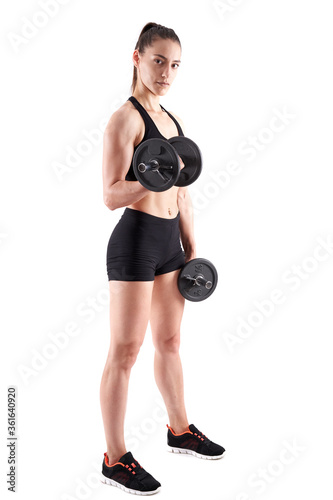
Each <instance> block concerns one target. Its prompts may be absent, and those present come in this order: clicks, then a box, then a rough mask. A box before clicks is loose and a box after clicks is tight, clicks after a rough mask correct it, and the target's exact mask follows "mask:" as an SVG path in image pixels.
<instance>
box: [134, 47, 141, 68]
mask: <svg viewBox="0 0 333 500" xmlns="http://www.w3.org/2000/svg"><path fill="white" fill-rule="evenodd" d="M139 59H140V55H139V51H138V50H137V49H136V50H135V51H134V52H133V64H134V66H135V67H136V68H137V67H138V65H139Z"/></svg>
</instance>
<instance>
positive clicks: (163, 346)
mask: <svg viewBox="0 0 333 500" xmlns="http://www.w3.org/2000/svg"><path fill="white" fill-rule="evenodd" d="M154 344H155V349H156V351H157V352H158V353H160V354H178V353H179V347H180V334H179V333H175V334H173V335H169V336H167V337H163V335H160V336H158V338H156V339H155V342H154Z"/></svg>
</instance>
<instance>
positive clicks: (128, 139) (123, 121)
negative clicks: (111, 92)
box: [103, 109, 138, 199]
mask: <svg viewBox="0 0 333 500" xmlns="http://www.w3.org/2000/svg"><path fill="white" fill-rule="evenodd" d="M137 135H138V128H137V122H136V120H132V119H131V117H129V111H128V110H124V109H120V110H118V111H116V112H115V113H114V114H113V115H112V116H111V118H110V121H109V123H108V124H107V127H106V129H105V131H104V135H103V194H104V199H105V198H106V197H107V196H108V193H109V190H110V188H111V186H112V185H113V184H115V183H116V182H118V181H121V180H125V177H126V174H127V172H128V169H129V168H130V165H131V162H132V157H133V151H134V144H135V140H136V137H137Z"/></svg>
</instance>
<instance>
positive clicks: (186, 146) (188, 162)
mask: <svg viewBox="0 0 333 500" xmlns="http://www.w3.org/2000/svg"><path fill="white" fill-rule="evenodd" d="M179 156H180V157H181V159H182V160H183V163H184V165H185V167H184V168H182V169H181V168H180V162H179ZM201 169H202V159H201V153H200V150H199V148H198V146H197V145H196V144H195V143H194V142H193V141H192V140H191V139H188V138H187V137H183V136H176V137H172V138H171V139H169V140H168V141H166V140H164V139H148V140H147V141H144V142H143V143H142V144H140V146H139V147H138V149H137V150H136V152H135V154H134V158H133V171H134V174H135V177H136V178H137V180H138V181H139V182H140V183H141V184H142V185H143V186H144V187H145V188H147V189H149V190H150V191H157V192H160V191H166V190H167V189H170V188H171V187H172V186H178V187H182V186H189V185H190V184H192V182H194V181H195V180H196V179H197V178H198V177H199V175H200V174H201Z"/></svg>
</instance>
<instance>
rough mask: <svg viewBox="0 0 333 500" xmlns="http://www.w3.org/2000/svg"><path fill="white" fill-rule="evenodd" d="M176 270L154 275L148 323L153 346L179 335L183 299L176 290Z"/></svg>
mask: <svg viewBox="0 0 333 500" xmlns="http://www.w3.org/2000/svg"><path fill="white" fill-rule="evenodd" d="M179 272H180V271H179V270H178V271H173V272H170V273H166V274H161V275H160V276H156V277H155V282H154V288H153V293H152V302H151V313H150V325H151V330H152V335H153V342H154V345H155V347H156V346H157V345H158V344H159V343H165V342H167V341H168V340H170V339H172V338H174V339H175V337H177V338H178V339H179V335H180V325H181V320H182V317H183V312H184V303H185V299H184V297H183V296H182V295H181V293H180V292H179V290H178V284H177V279H178V274H179Z"/></svg>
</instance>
